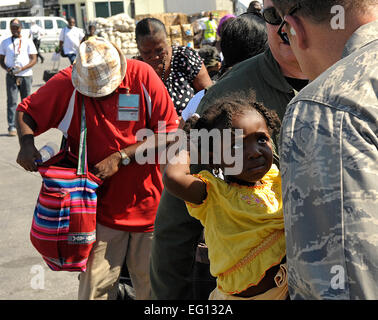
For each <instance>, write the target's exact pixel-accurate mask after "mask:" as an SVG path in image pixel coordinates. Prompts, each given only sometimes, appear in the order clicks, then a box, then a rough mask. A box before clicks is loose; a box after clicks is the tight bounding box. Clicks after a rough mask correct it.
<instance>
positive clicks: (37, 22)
mask: <svg viewBox="0 0 378 320" xmlns="http://www.w3.org/2000/svg"><path fill="white" fill-rule="evenodd" d="M35 23H36V24H38V25H39V26H40V27H41V28H42V21H41V20H35Z"/></svg>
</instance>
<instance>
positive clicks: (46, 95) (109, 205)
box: [17, 60, 178, 232]
mask: <svg viewBox="0 0 378 320" xmlns="http://www.w3.org/2000/svg"><path fill="white" fill-rule="evenodd" d="M71 71H72V67H68V68H66V69H64V70H62V71H61V72H59V73H58V74H57V75H56V76H54V77H53V78H52V79H51V80H50V81H48V82H47V83H46V85H44V86H43V87H41V88H40V89H39V90H38V91H36V92H35V93H33V94H32V95H30V96H29V97H27V98H25V99H24V100H23V101H22V102H21V103H20V104H19V106H18V108H17V110H19V111H24V112H26V113H28V114H29V115H30V116H31V117H32V118H33V119H34V121H35V122H36V124H37V129H36V131H35V135H36V136H37V135H39V134H41V133H43V132H45V131H47V130H49V129H50V128H57V127H58V125H59V123H60V122H61V120H62V119H63V117H64V115H65V113H66V111H67V107H68V104H69V100H70V98H71V96H72V93H73V90H74V87H73V85H72V82H71ZM143 86H144V88H143ZM126 88H130V93H131V94H139V95H140V99H139V105H140V107H139V121H118V120H117V117H118V98H119V94H121V93H126ZM144 89H145V91H144ZM83 98H84V103H85V110H86V122H87V147H88V166H89V167H90V166H93V165H95V164H97V163H98V162H100V161H102V160H103V159H105V158H106V157H108V156H109V155H110V154H112V153H114V152H116V151H117V150H120V149H123V148H126V147H127V146H129V145H132V144H134V143H136V142H137V139H136V133H137V131H138V130H139V129H143V128H149V129H151V130H152V131H153V132H154V133H158V132H159V131H160V132H162V130H161V128H158V122H159V121H164V122H165V123H166V128H165V130H163V132H172V131H175V130H176V129H177V126H178V117H177V113H176V111H175V109H174V106H173V103H172V100H171V98H170V96H169V94H168V92H167V90H166V88H165V86H164V84H163V83H162V81H161V80H160V79H159V77H158V76H157V74H156V72H155V71H154V70H153V69H152V68H151V67H150V66H149V65H147V64H146V63H143V62H140V61H137V60H127V72H126V76H125V78H124V80H123V82H122V84H121V85H120V86H119V88H118V89H117V90H116V93H115V94H113V95H111V96H108V97H106V98H105V99H98V100H96V99H93V98H89V97H84V96H83V95H81V94H80V93H79V92H77V94H76V98H75V108H74V113H73V117H72V121H71V126H70V129H69V130H68V136H69V138H68V143H69V146H70V148H71V151H72V152H73V153H74V154H76V155H77V153H78V146H79V136H80V112H79V110H80V108H79V107H80V106H81V103H82V99H83ZM148 101H150V106H149V103H148ZM159 129H160V130H159ZM162 190H163V184H162V180H161V174H160V170H159V165H158V164H146V165H139V164H137V163H136V162H135V161H133V162H132V163H131V164H129V165H128V166H121V168H120V170H119V171H118V172H117V173H116V174H115V175H114V176H112V177H110V178H109V179H107V180H105V181H104V183H103V184H102V185H101V187H100V188H99V189H98V190H97V194H98V205H97V221H98V222H99V223H101V224H103V225H105V226H108V227H110V228H113V229H119V230H124V231H128V232H151V231H153V225H154V221H155V214H156V211H157V207H158V205H159V201H160V196H161V192H162Z"/></svg>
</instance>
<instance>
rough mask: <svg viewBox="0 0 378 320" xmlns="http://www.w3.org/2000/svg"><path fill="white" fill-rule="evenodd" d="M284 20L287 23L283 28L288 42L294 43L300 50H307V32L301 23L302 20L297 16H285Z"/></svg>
mask: <svg viewBox="0 0 378 320" xmlns="http://www.w3.org/2000/svg"><path fill="white" fill-rule="evenodd" d="M285 20H286V21H287V24H286V26H285V28H286V33H287V34H288V36H289V39H290V42H291V41H295V42H296V43H297V46H298V47H299V48H300V49H302V50H305V49H307V48H308V41H307V32H306V28H305V26H304V25H303V23H302V19H301V18H299V17H297V16H286V17H285ZM294 38H295V40H294Z"/></svg>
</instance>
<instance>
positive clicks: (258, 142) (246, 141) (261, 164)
mask: <svg viewBox="0 0 378 320" xmlns="http://www.w3.org/2000/svg"><path fill="white" fill-rule="evenodd" d="M232 127H233V128H234V129H242V130H243V136H242V139H243V170H242V172H241V173H240V174H239V175H235V176H232V178H233V180H236V181H238V180H239V181H244V182H247V183H253V182H256V181H259V180H260V179H262V178H263V177H264V175H265V174H266V173H267V172H268V171H269V170H270V168H271V166H272V163H273V151H272V144H271V139H270V134H269V130H268V126H267V125H266V122H265V118H264V117H263V116H262V115H261V114H260V113H258V112H257V111H256V110H247V111H245V112H243V114H240V115H235V116H234V119H233V120H232ZM234 147H238V146H234ZM239 147H240V146H239ZM236 160H237V161H239V159H236Z"/></svg>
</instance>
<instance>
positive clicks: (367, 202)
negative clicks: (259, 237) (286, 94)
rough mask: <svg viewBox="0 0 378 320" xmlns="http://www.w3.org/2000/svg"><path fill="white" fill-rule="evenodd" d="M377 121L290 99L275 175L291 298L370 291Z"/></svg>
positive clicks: (375, 265) (373, 290) (373, 292)
mask: <svg viewBox="0 0 378 320" xmlns="http://www.w3.org/2000/svg"><path fill="white" fill-rule="evenodd" d="M377 148H378V141H377V122H376V121H375V122H371V121H370V122H369V121H366V119H362V118H361V117H357V116H356V115H353V114H351V113H349V112H346V111H343V110H340V109H336V108H332V107H330V106H328V105H322V104H318V103H316V102H312V101H303V100H302V101H297V102H293V104H292V105H289V107H288V110H287V113H286V115H285V118H284V121H283V123H282V129H281V148H280V156H281V163H280V164H281V175H282V192H283V204H284V214H285V232H286V242H287V261H288V267H289V270H288V274H289V292H290V297H291V298H292V299H377V297H378V283H377V281H376V280H374V279H378V254H377V252H378V236H377V232H376V229H377V225H378V210H377V207H378V191H377V181H378V152H377V150H378V149H377Z"/></svg>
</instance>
